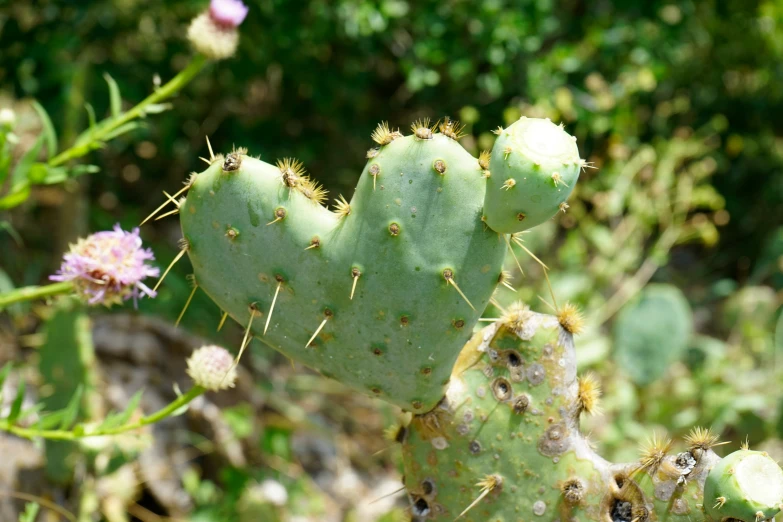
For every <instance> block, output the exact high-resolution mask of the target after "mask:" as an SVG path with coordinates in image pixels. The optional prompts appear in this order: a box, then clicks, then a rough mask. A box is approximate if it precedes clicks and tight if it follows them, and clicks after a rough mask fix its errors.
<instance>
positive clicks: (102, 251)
mask: <svg viewBox="0 0 783 522" xmlns="http://www.w3.org/2000/svg"><path fill="white" fill-rule="evenodd" d="M153 259H155V256H154V255H153V254H152V251H151V250H150V249H148V248H147V249H144V248H142V247H141V238H140V237H139V229H138V228H134V229H133V232H125V231H124V230H122V228H120V225H114V230H112V231H105V232H96V233H95V234H92V235H90V236H88V237H87V238H85V239H80V240H79V241H78V242H77V243H76V244H75V245H71V250H70V251H68V252H67V253H66V254H65V255H64V256H63V262H62V264H61V265H60V270H58V271H57V274H55V275H53V276H49V279H51V280H52V281H72V282H73V284H74V287H75V289H76V293H77V294H78V295H79V296H80V297H82V298H83V299H85V300H86V301H87V303H89V304H91V305H94V304H103V305H105V306H111V305H113V304H120V303H122V302H123V301H127V300H128V299H130V298H131V297H132V298H133V302H134V305H135V304H136V300H137V299H138V298H139V295H142V296H143V295H147V296H149V297H155V292H154V291H152V290H151V289H150V288H148V287H147V286H146V285H145V284H144V283H142V282H141V281H142V280H143V279H144V278H146V277H157V276H158V275H159V274H160V270H159V269H158V268H156V267H154V266H151V265H148V264H146V263H145V261H150V260H153Z"/></svg>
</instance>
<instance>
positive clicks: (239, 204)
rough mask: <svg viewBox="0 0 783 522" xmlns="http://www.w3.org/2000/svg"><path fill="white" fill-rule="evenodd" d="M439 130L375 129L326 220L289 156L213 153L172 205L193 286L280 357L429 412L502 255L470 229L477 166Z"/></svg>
mask: <svg viewBox="0 0 783 522" xmlns="http://www.w3.org/2000/svg"><path fill="white" fill-rule="evenodd" d="M441 129H442V131H443V127H441ZM449 130H450V128H449V127H448V126H447V127H446V131H445V132H444V133H433V132H432V130H431V129H429V128H428V127H427V126H426V125H419V126H418V127H416V126H415V127H414V131H415V132H414V135H412V136H407V137H403V136H402V135H401V134H400V133H398V132H391V131H389V130H388V128H385V127H384V126H381V127H379V131H376V135H375V136H374V137H375V138H376V141H379V143H381V144H382V145H381V146H380V147H379V148H378V149H372V150H371V151H370V152H368V157H369V160H368V162H367V165H366V166H365V168H364V172H363V173H362V175H361V178H360V179H359V183H358V185H357V187H356V191H355V194H354V196H353V199H352V200H351V201H350V204H348V203H346V202H345V201H344V200H340V201H338V204H337V210H336V211H330V210H328V209H327V208H325V207H324V206H322V205H321V200H322V199H323V196H324V192H323V191H322V189H320V188H319V187H318V186H317V185H316V184H315V183H314V182H313V181H312V180H310V179H309V178H308V177H307V176H306V175H305V174H304V172H303V169H302V168H301V165H300V164H299V163H298V162H296V161H293V160H284V161H278V162H277V165H271V164H269V163H265V162H263V161H261V160H259V159H255V158H252V157H250V156H248V155H246V154H244V151H235V152H233V153H231V154H228V155H227V156H226V157H225V158H222V157H218V158H217V159H215V160H214V161H213V162H212V164H211V166H210V167H209V168H208V169H207V170H205V171H204V172H202V173H200V174H198V175H197V176H196V177H195V178H194V180H193V181H192V185H191V187H190V190H189V192H188V195H187V199H186V200H185V201H184V203H181V205H180V216H181V217H180V220H181V224H182V232H183V235H184V238H185V240H186V241H185V245H186V248H187V252H188V255H189V256H190V259H191V262H192V264H193V270H194V272H195V277H196V281H197V283H198V286H199V288H201V289H202V290H204V291H205V292H206V293H207V294H208V295H209V296H210V297H211V298H212V299H213V300H214V301H215V302H216V303H217V304H218V305H219V306H220V307H221V308H222V309H223V310H224V311H226V312H227V313H228V314H229V315H230V316H231V317H232V318H234V319H235V320H236V321H237V322H239V323H240V324H241V325H243V326H244V327H246V328H247V325H248V324H250V325H251V326H250V332H251V334H252V335H255V336H256V337H258V338H259V339H261V340H262V341H263V342H264V343H266V344H268V345H269V346H272V347H273V348H275V349H277V350H279V351H280V352H282V353H283V354H285V355H287V356H288V357H290V358H292V359H294V360H296V361H300V362H302V363H303V364H305V365H307V366H310V367H312V368H314V369H316V370H318V371H319V372H321V373H322V374H323V375H325V376H327V377H332V378H334V379H337V380H339V381H341V382H343V383H345V384H347V385H349V386H352V387H354V388H356V389H359V390H363V391H364V392H366V393H368V394H370V395H374V396H378V397H382V398H384V399H386V400H388V401H391V402H393V403H395V404H397V405H399V406H400V407H402V408H403V409H406V410H409V411H413V412H417V413H420V412H424V411H428V410H430V409H431V408H432V407H434V406H435V405H436V404H437V403H438V401H439V400H440V399H441V398H442V397H443V389H444V386H445V385H446V383H447V382H448V380H449V376H450V374H451V369H452V367H453V366H454V362H455V360H456V358H457V356H458V354H459V352H460V349H461V348H462V346H463V345H464V344H465V343H466V342H467V341H468V339H470V337H471V334H472V332H473V327H474V325H475V324H476V322H477V321H478V319H479V317H480V315H481V313H482V311H483V310H484V309H485V308H486V306H487V304H488V302H489V299H490V297H491V296H492V293H493V291H494V290H495V288H496V287H497V285H498V282H499V280H500V279H501V278H502V275H501V269H502V263H503V258H504V252H505V249H506V242H505V241H504V238H503V237H501V236H500V235H499V234H498V233H497V232H494V231H493V230H491V229H489V228H488V227H487V226H486V224H485V223H484V222H483V221H482V216H483V212H482V206H483V202H484V192H485V187H486V175H488V171H487V166H486V165H481V164H480V161H479V160H477V159H476V158H474V157H473V156H472V155H470V154H469V153H468V152H466V151H465V150H464V149H463V148H462V146H460V145H459V143H457V141H456V140H455V139H454V137H455V136H454V134H453V133H451V132H449ZM273 303H274V306H273ZM270 309H271V310H270ZM270 311H271V318H270V317H269V315H270ZM251 317H252V323H251ZM265 329H266V331H265ZM316 332H317V335H314V334H316Z"/></svg>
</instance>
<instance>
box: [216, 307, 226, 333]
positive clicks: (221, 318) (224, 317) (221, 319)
mask: <svg viewBox="0 0 783 522" xmlns="http://www.w3.org/2000/svg"><path fill="white" fill-rule="evenodd" d="M226 319H228V312H223V315H222V316H220V323H218V327H217V331H218V332H219V331H220V330H221V328H223V325H224V324H226Z"/></svg>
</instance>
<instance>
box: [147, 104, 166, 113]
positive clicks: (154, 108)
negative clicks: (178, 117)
mask: <svg viewBox="0 0 783 522" xmlns="http://www.w3.org/2000/svg"><path fill="white" fill-rule="evenodd" d="M172 107H173V105H172V104H170V103H150V104H149V105H147V106H146V107H144V114H160V113H161V112H165V111H167V110H169V109H171V108H172Z"/></svg>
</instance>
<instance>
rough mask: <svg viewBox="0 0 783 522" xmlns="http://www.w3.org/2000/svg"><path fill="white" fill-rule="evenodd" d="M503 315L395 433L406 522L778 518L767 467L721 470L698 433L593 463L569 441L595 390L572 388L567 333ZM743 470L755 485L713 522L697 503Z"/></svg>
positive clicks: (704, 435) (554, 323) (780, 485)
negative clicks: (441, 394) (439, 393)
mask: <svg viewBox="0 0 783 522" xmlns="http://www.w3.org/2000/svg"><path fill="white" fill-rule="evenodd" d="M512 316H513V321H509V320H504V321H502V322H498V323H495V324H492V325H490V326H488V327H486V328H485V329H484V330H482V331H480V332H477V333H476V335H475V336H474V337H473V339H471V341H470V342H469V343H468V344H467V345H466V346H465V348H464V350H463V352H462V354H461V355H460V357H459V359H458V361H457V364H456V365H455V368H454V373H453V375H452V379H451V382H450V384H449V386H448V389H447V391H446V396H445V398H444V399H443V401H442V402H441V403H440V404H439V405H438V407H437V408H436V409H434V410H433V411H431V412H429V413H426V414H424V415H416V416H414V418H413V420H412V422H411V423H410V424H409V426H408V427H407V428H406V429H405V430H403V433H404V436H403V437H400V438H401V439H402V444H403V460H404V467H405V477H404V482H405V486H406V488H407V490H408V494H409V496H410V500H411V508H410V509H411V512H412V514H413V515H414V518H413V520H415V521H417V522H419V521H425V520H426V521H430V520H433V521H444V522H445V521H449V522H451V521H454V520H464V521H466V522H471V521H472V522H479V521H481V522H485V521H492V522H517V521H520V520H542V521H556V520H560V521H564V520H569V521H585V522H586V521H598V522H610V521H611V522H651V521H655V520H669V521H681V522H698V521H704V520H711V519H710V518H709V516H707V515H705V512H704V511H703V509H702V507H703V505H704V507H705V508H707V513H708V514H709V515H710V516H712V517H713V518H712V520H714V522H719V521H721V520H726V517H729V518H736V519H737V520H741V521H743V522H759V521H760V520H763V519H767V518H771V517H773V516H774V515H775V513H777V512H778V510H779V509H780V506H779V505H776V504H775V502H776V499H778V498H779V497H780V495H781V491H783V472H781V470H780V468H779V467H778V466H777V465H776V464H775V462H774V461H772V460H771V459H769V457H761V456H760V455H761V454H758V453H755V452H750V453H754V454H755V455H758V456H756V457H751V459H752V460H753V462H748V463H747V464H746V467H747V469H741V465H740V464H738V462H739V459H735V458H733V457H732V456H729V457H728V458H727V459H725V460H724V461H721V460H720V459H719V457H718V456H717V455H716V454H715V453H714V452H713V451H712V450H711V447H713V446H715V445H716V444H717V442H718V441H717V437H715V436H714V435H712V434H711V433H710V432H709V431H708V430H702V429H695V430H694V431H693V432H691V435H690V436H688V437H687V438H686V440H685V442H686V444H687V449H686V450H685V451H681V452H679V453H676V452H671V448H672V442H671V441H670V440H668V439H666V438H664V437H659V436H653V437H651V439H650V440H649V441H648V442H647V443H646V444H645V445H643V449H642V455H641V458H640V459H639V460H638V461H636V462H631V463H627V464H611V463H609V462H607V461H606V460H604V459H603V458H601V457H600V456H599V455H597V454H596V453H595V452H594V450H593V449H592V447H591V444H590V443H589V442H588V440H587V439H586V438H585V437H584V436H583V435H582V434H581V433H580V431H579V416H580V414H581V413H582V412H590V411H591V410H592V411H595V410H596V404H595V402H596V400H597V395H596V392H597V382H596V381H595V380H594V378H590V377H588V378H582V379H577V370H576V354H575V351H574V345H573V339H572V336H571V334H570V333H569V332H568V331H566V330H565V329H564V328H562V327H561V326H560V324H558V319H557V318H556V317H553V316H548V315H542V314H537V313H533V312H530V311H529V310H526V309H525V308H524V307H518V308H517V311H516V313H515V314H513V315H509V316H507V317H512ZM746 453H748V452H746ZM764 459H765V460H764ZM762 460H763V462H762ZM729 468H734V472H733V474H732V473H729V472H728V471H727V470H728V469H729ZM710 470H712V471H710ZM744 471H747V472H748V473H749V474H752V476H755V477H758V478H757V480H760V481H766V483H765V484H764V485H759V486H758V491H757V492H755V494H754V493H751V492H748V491H747V488H745V490H744V495H745V499H744V500H742V502H740V501H736V502H735V503H734V504H730V503H729V501H728V500H727V501H726V503H725V505H724V506H723V510H724V511H725V512H723V511H721V512H720V513H717V514H713V511H710V509H709V506H707V502H709V501H712V502H713V504H714V503H715V501H714V500H711V499H713V498H715V497H717V496H719V495H720V494H722V493H721V492H724V493H723V494H726V495H727V496H728V493H725V491H726V490H727V488H731V489H732V496H733V497H737V496H738V495H737V493H735V492H734V491H735V490H736V491H737V492H739V491H740V490H741V489H742V488H743V486H742V484H739V483H740V482H742V473H743V472H744ZM708 475H709V478H707V477H708ZM705 480H706V484H707V485H706V487H705ZM729 483H730V484H729ZM737 484H739V485H737ZM738 488H739V489H738ZM762 490H763V491H762ZM777 502H779V500H777ZM739 504H741V509H740V508H738V507H737V506H738V505H739ZM762 504H763V505H762ZM718 515H722V516H718ZM757 517H761V518H757Z"/></svg>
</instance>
